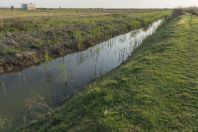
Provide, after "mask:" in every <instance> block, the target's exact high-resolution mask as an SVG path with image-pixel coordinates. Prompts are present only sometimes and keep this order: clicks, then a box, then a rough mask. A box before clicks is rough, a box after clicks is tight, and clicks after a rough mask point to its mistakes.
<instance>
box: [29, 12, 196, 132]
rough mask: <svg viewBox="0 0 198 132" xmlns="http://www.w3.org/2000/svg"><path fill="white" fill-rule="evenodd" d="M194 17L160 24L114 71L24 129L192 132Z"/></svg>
mask: <svg viewBox="0 0 198 132" xmlns="http://www.w3.org/2000/svg"><path fill="white" fill-rule="evenodd" d="M197 35H198V17H197V16H192V17H191V16H190V15H183V16H181V17H179V18H177V19H175V20H171V21H168V22H166V23H165V24H163V25H162V26H161V27H160V28H159V29H158V31H157V33H155V34H154V35H152V36H151V37H149V38H148V39H147V40H146V41H145V42H144V43H143V45H142V46H141V47H140V48H139V49H138V50H136V51H135V52H134V54H133V56H132V57H131V58H130V59H129V60H128V61H127V62H126V63H124V64H123V65H121V66H120V67H119V68H118V69H116V70H114V71H112V72H111V73H110V74H108V75H106V76H104V77H103V78H101V79H99V80H97V81H95V82H94V83H93V84H91V85H90V86H89V87H87V88H86V89H85V90H83V91H82V92H79V93H78V94H76V95H75V96H74V97H72V98H71V99H70V100H69V101H67V102H65V104H64V105H63V106H62V107H61V108H59V109H58V110H57V111H56V113H54V115H53V116H52V117H46V116H45V118H41V119H40V121H39V123H38V124H35V125H33V126H31V127H29V128H28V129H30V130H37V131H44V130H45V131H65V130H67V131H197V130H198V125H197V124H198V96H197V94H198V61H197V59H198V38H197Z"/></svg>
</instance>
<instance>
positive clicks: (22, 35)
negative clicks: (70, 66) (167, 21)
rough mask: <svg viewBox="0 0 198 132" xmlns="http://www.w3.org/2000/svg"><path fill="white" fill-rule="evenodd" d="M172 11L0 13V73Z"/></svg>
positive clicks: (83, 46)
mask: <svg viewBox="0 0 198 132" xmlns="http://www.w3.org/2000/svg"><path fill="white" fill-rule="evenodd" d="M170 14H171V10H97V9H95V10H88V9H84V10H83V9H81V10H80V9H79V10H78V9H74V10H38V11H36V12H26V11H20V10H14V11H9V10H0V74H2V73H6V72H11V71H18V70H20V69H22V68H24V67H27V66H31V65H34V64H38V63H41V62H43V61H50V60H51V59H53V58H56V57H60V56H64V55H65V54H66V53H71V52H75V51H80V50H84V49H87V48H88V47H91V46H93V45H95V44H97V43H99V42H102V41H105V40H108V39H109V38H112V37H115V36H117V35H120V34H123V33H126V32H129V31H131V30H134V29H138V28H141V27H146V26H148V25H149V24H150V23H152V22H153V21H155V20H158V19H160V18H164V17H167V16H169V15H170Z"/></svg>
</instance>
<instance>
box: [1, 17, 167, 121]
mask: <svg viewBox="0 0 198 132" xmlns="http://www.w3.org/2000/svg"><path fill="white" fill-rule="evenodd" d="M162 21H163V20H158V21H155V22H153V23H152V24H151V25H150V26H149V27H148V28H147V29H142V28H141V29H138V30H134V31H131V32H129V33H126V34H123V35H120V36H117V37H114V38H111V39H109V40H107V41H105V42H102V43H99V44H97V45H96V46H93V47H90V48H89V49H87V50H84V51H81V52H77V53H72V54H67V55H65V56H64V57H61V58H58V59H54V60H52V61H49V62H45V63H43V64H40V65H37V66H32V67H29V68H25V69H23V70H22V71H20V72H13V73H8V74H4V75H0V118H3V119H5V118H6V119H12V118H16V117H22V114H24V113H25V112H27V110H26V109H30V108H34V105H39V104H40V105H41V107H44V108H43V109H49V108H48V107H51V106H56V105H57V104H60V103H61V102H63V101H64V100H66V99H68V98H69V97H70V96H71V95H73V94H74V93H75V92H77V91H79V90H80V89H82V88H84V87H85V86H87V85H88V84H89V83H90V82H91V81H92V80H93V79H96V78H98V77H100V76H102V75H104V74H106V73H108V72H110V71H111V70H113V69H115V68H116V67H118V66H119V65H120V64H121V63H122V62H124V61H125V60H127V58H128V57H129V56H131V55H132V53H133V51H134V50H135V49H136V48H138V46H140V45H141V43H142V41H143V40H144V39H146V38H147V37H148V36H149V35H152V34H153V33H154V32H155V31H156V29H157V28H158V27H159V26H160V24H161V23H162ZM39 101H40V102H39ZM38 107H39V106H38Z"/></svg>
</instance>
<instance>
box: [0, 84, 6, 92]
mask: <svg viewBox="0 0 198 132" xmlns="http://www.w3.org/2000/svg"><path fill="white" fill-rule="evenodd" d="M0 87H1V89H2V92H3V95H6V88H5V84H4V82H3V81H0Z"/></svg>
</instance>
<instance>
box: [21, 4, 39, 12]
mask: <svg viewBox="0 0 198 132" xmlns="http://www.w3.org/2000/svg"><path fill="white" fill-rule="evenodd" d="M21 9H22V10H28V11H31V10H36V5H35V4H32V3H30V4H22V6H21Z"/></svg>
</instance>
